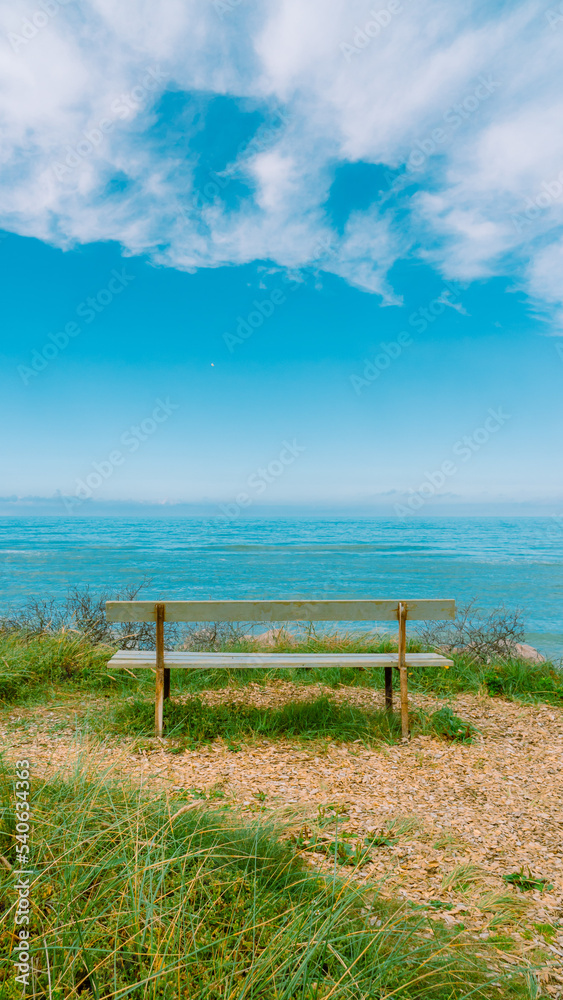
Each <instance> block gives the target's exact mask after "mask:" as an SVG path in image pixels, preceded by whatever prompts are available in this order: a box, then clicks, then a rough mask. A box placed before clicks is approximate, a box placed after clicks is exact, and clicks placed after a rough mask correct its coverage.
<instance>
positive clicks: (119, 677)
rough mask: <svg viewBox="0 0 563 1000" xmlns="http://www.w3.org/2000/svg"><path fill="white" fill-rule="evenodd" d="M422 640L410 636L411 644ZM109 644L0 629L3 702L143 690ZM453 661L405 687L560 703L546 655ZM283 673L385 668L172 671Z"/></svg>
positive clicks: (330, 647)
mask: <svg viewBox="0 0 563 1000" xmlns="http://www.w3.org/2000/svg"><path fill="white" fill-rule="evenodd" d="M221 648H222V649H224V650H230V651H234V652H237V651H238V652H245V651H251V650H256V648H257V647H256V645H255V644H254V643H253V642H252V641H251V640H247V641H246V642H231V643H226V642H223V643H222V645H221ZM392 648H393V646H392V642H391V640H390V639H389V638H388V637H387V638H385V637H378V636H373V635H372V636H370V635H365V634H364V635H357V634H354V633H347V634H345V633H333V634H324V635H323V634H316V633H314V632H311V633H310V634H309V635H305V636H303V637H301V641H299V642H298V643H295V642H292V641H289V638H288V637H285V638H284V636H283V634H282V636H281V639H280V642H279V643H278V644H277V646H276V651H277V652H286V651H287V652H311V653H318V652H330V653H338V652H342V653H354V652H366V653H369V652H386V651H389V650H390V649H392ZM421 648H423V647H422V645H421V643H420V642H417V641H416V640H410V641H409V649H410V650H411V651H413V652H416V651H419V650H420V649H421ZM114 651H115V649H114V648H112V647H109V646H104V645H93V644H92V643H91V642H90V641H89V640H88V639H87V638H86V637H85V636H84V635H82V634H80V633H76V632H71V631H69V630H66V631H65V630H62V631H59V632H55V633H44V634H40V635H30V634H29V633H25V632H19V633H18V632H15V631H12V632H9V633H1V632H0V700H1V701H3V702H4V703H6V704H16V703H23V702H25V701H26V700H27V701H29V700H32V699H37V698H41V699H43V698H45V697H48V696H49V695H50V694H52V693H53V692H55V691H57V690H61V689H66V690H68V691H72V690H87V691H92V692H94V691H100V692H112V691H114V692H118V693H119V694H121V693H123V692H135V691H138V692H140V693H141V692H148V691H149V689H150V688H151V687H152V685H153V683H154V675H153V674H152V673H151V672H150V671H137V672H136V676H135V677H131V676H130V675H129V674H127V673H126V672H125V671H115V673H112V671H111V670H108V669H107V661H108V660H109V659H110V657H111V655H112V653H113V652H114ZM452 659H453V662H454V665H453V666H452V667H450V668H449V669H445V668H443V667H424V668H417V669H414V670H412V671H411V672H410V676H409V687H410V689H411V690H412V691H422V692H425V693H428V694H437V695H439V696H444V697H447V696H451V695H455V694H459V693H461V692H464V691H467V692H473V693H477V692H479V691H484V692H487V693H489V694H490V695H492V696H500V697H505V698H511V699H520V700H524V701H529V702H537V701H545V702H549V703H551V704H559V705H561V704H563V672H562V671H561V669H559V668H556V667H555V666H554V665H553V664H552V663H549V662H546V663H538V664H535V663H526V662H525V661H523V660H519V659H515V658H512V659H503V660H495V661H493V662H491V663H486V664H483V663H478V662H475V660H472V659H471V658H470V657H468V656H467V655H457V654H454V655H453V656H452ZM273 679H276V680H289V681H293V682H295V683H297V684H300V685H311V684H319V683H321V684H325V685H328V686H332V687H338V686H339V685H349V686H357V687H367V688H374V689H378V690H381V689H382V688H383V684H384V679H383V670H382V669H381V668H374V669H351V668H345V667H331V668H328V669H319V668H312V669H303V668H296V669H294V670H269V669H247V670H222V669H221V670H213V668H211V667H210V668H207V669H203V670H175V671H173V672H172V684H173V691H174V692H180V693H181V692H185V693H188V692H190V693H196V692H198V691H201V690H204V689H209V688H222V687H227V686H244V685H245V684H248V683H250V682H254V683H260V684H262V683H265V682H267V681H271V680H273Z"/></svg>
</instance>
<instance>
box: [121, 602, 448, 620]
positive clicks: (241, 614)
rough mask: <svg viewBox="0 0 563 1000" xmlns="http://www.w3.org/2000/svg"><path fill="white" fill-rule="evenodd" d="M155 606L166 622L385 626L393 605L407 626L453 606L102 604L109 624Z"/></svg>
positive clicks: (440, 616)
mask: <svg viewBox="0 0 563 1000" xmlns="http://www.w3.org/2000/svg"><path fill="white" fill-rule="evenodd" d="M157 603H161V604H162V605H163V606H164V620H165V621H167V622H291V621H293V622H328V621H332V622H340V621H358V622H360V621H361V622H389V621H397V620H398V618H399V604H400V603H401V604H402V605H403V607H404V608H405V611H406V617H407V618H408V620H409V621H445V620H448V619H453V618H455V601H441V600H427V601H425V600H412V601H162V602H156V603H155V602H154V601H107V602H106V615H107V619H108V621H110V622H154V621H156V607H157Z"/></svg>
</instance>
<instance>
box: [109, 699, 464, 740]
mask: <svg viewBox="0 0 563 1000" xmlns="http://www.w3.org/2000/svg"><path fill="white" fill-rule="evenodd" d="M411 724H412V726H413V732H415V733H431V734H432V735H434V736H439V737H443V738H444V739H448V740H457V741H462V742H470V741H471V738H472V735H473V733H474V729H473V727H472V726H471V725H470V724H469V723H466V722H463V721H462V720H461V719H458V718H457V716H456V715H454V713H453V712H452V710H451V709H450V708H442V709H440V710H439V711H438V712H434V713H433V714H431V715H427V714H425V713H423V712H420V711H419V712H413V713H411ZM97 725H98V727H99V729H101V730H102V731H104V732H110V733H122V734H125V735H134V736H151V735H153V734H154V702H153V701H145V700H141V699H139V698H134V699H131V700H126V701H124V702H120V703H118V704H116V705H115V706H114V708H113V711H110V712H109V713H107V714H106V715H105V716H103V717H100V718H99V719H98V721H97ZM164 733H165V735H166V736H167V737H169V738H176V739H177V740H179V744H180V747H190V748H191V747H196V746H199V745H201V744H205V743H211V742H212V741H213V740H216V739H218V738H221V739H223V740H225V741H226V742H227V744H228V745H229V746H230V747H231V749H237V748H238V746H239V744H240V741H243V740H248V739H249V738H255V737H261V738H266V739H275V738H276V737H286V738H290V739H291V738H294V739H295V738H298V739H301V740H318V739H331V740H335V741H338V742H343V743H344V742H359V741H361V742H362V743H364V744H365V745H373V744H374V743H377V742H385V743H395V742H397V741H399V740H400V738H401V721H400V718H399V716H398V715H396V714H395V713H388V712H385V711H372V712H366V711H364V710H363V709H361V708H356V707H354V706H352V705H348V704H338V703H337V702H335V701H333V700H331V699H330V698H327V697H321V698H316V699H315V700H313V701H294V702H289V703H287V704H285V705H283V707H281V708H255V707H253V706H248V705H236V704H234V705H233V704H222V705H209V704H206V703H205V702H202V701H201V700H200V699H199V698H196V697H192V698H189V699H188V701H185V702H179V701H173V700H170V701H166V702H165V704H164Z"/></svg>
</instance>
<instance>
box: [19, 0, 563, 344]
mask: <svg viewBox="0 0 563 1000" xmlns="http://www.w3.org/2000/svg"><path fill="white" fill-rule="evenodd" d="M40 6H41V5H39V6H38V7H37V8H36V7H34V6H33V4H31V5H30V4H29V2H27V0H14V2H13V3H11V4H10V5H9V6H8V5H6V6H5V7H4V8H3V10H2V12H1V13H0V32H1V33H2V35H3V39H4V52H3V58H2V68H1V70H0V78H1V83H2V88H1V93H2V97H1V98H0V124H1V127H2V132H3V137H4V142H3V146H4V154H3V166H2V178H3V184H2V189H1V193H0V227H3V228H6V229H8V230H10V231H14V232H18V233H21V234H24V235H31V236H36V237H39V238H41V239H43V240H47V241H49V242H51V243H53V244H56V245H58V246H69V245H72V244H74V243H81V242H88V241H94V240H116V241H118V242H119V243H120V244H121V245H122V246H123V248H124V250H125V252H126V253H128V254H135V253H148V254H149V255H151V256H152V257H153V259H154V260H155V261H157V262H159V263H160V264H164V265H167V266H171V267H176V268H182V269H193V268H198V267H213V266H217V265H221V264H240V263H245V262H248V261H252V260H256V259H264V260H270V261H272V262H273V263H274V264H276V265H278V266H281V267H287V268H300V267H306V266H313V265H314V266H315V268H316V269H322V270H325V271H329V272H332V273H335V274H337V275H339V276H340V277H342V278H344V279H345V280H346V281H348V282H350V283H352V284H354V285H356V286H357V287H360V288H364V289H366V290H367V291H369V292H373V293H376V294H378V295H381V296H382V298H383V300H384V301H385V302H387V303H394V302H397V301H398V299H397V296H396V295H395V293H394V290H393V287H392V283H391V282H390V280H389V277H388V274H389V271H390V268H391V267H392V265H393V264H394V263H395V262H396V261H397V260H398V259H400V258H401V257H404V256H406V255H407V254H409V255H413V254H415V255H416V254H418V255H419V256H421V257H423V258H425V259H426V260H429V261H430V262H432V263H433V264H434V266H435V267H437V268H438V269H439V270H440V271H441V272H442V273H443V275H444V276H445V277H446V278H458V279H460V280H464V281H470V280H472V279H474V278H481V277H486V276H490V275H498V274H510V275H512V276H515V277H516V278H517V280H518V281H519V282H520V283H521V285H522V286H523V287H524V288H526V289H527V291H528V293H529V294H530V296H532V298H533V299H534V302H535V304H536V307H537V308H538V309H539V310H540V311H542V313H543V315H545V317H546V318H549V319H550V320H551V321H552V322H553V323H554V327H553V328H554V330H558V329H560V327H561V325H562V324H563V306H562V298H563V293H562V292H561V284H560V277H559V276H560V263H561V258H562V256H563V241H562V239H561V226H562V224H563V200H562V199H556V198H554V199H552V201H551V203H550V204H546V206H545V209H543V210H542V212H541V213H539V215H538V218H537V221H535V223H534V226H533V227H521V228H519V227H516V226H514V224H513V223H512V221H511V219H512V216H513V215H514V214H515V213H518V212H519V211H520V210H522V206H524V205H525V204H527V199H529V198H530V197H531V196H532V195H533V194H534V193H535V192H537V191H541V190H542V184H543V183H544V182H546V181H547V182H550V181H551V180H552V178H554V177H557V176H558V175H559V173H560V171H561V170H562V169H563V133H562V132H561V129H560V127H559V125H560V122H561V117H562V114H563V100H562V98H561V74H562V69H561V47H560V46H561V38H560V33H558V32H557V31H554V30H551V29H550V26H549V24H548V23H547V22H546V17H545V9H546V8H545V4H542V3H541V2H536V0H523V2H516V3H513V4H508V5H504V4H490V5H488V6H487V7H485V8H484V7H483V4H482V3H480V2H477V0H473V2H469V3H468V4H449V5H446V4H443V3H441V2H437V0H423V2H421V3H418V4H411V3H407V2H404V3H403V4H401V9H400V12H399V13H397V12H396V13H394V14H393V16H392V17H389V18H387V17H386V18H383V19H384V20H385V22H386V23H385V28H384V30H383V29H382V30H381V31H380V32H376V31H375V29H374V30H373V35H374V37H373V38H372V37H371V36H370V43H369V45H367V44H366V45H365V46H364V47H363V49H362V51H361V53H360V54H358V56H357V57H355V58H353V59H345V58H343V53H342V43H343V42H349V40H350V39H354V37H355V36H356V35H357V34H358V31H359V30H360V29H361V30H362V31H363V30H364V27H365V25H366V24H368V23H371V20H370V18H371V13H370V11H372V9H373V10H375V9H376V8H374V7H373V4H370V3H365V2H359V0H328V2H327V0H309V2H308V3H307V4H303V2H302V0H261V2H260V3H258V0H246V2H245V3H240V4H237V5H236V11H234V10H233V13H232V15H231V16H229V17H224V18H219V17H217V11H216V10H215V9H214V6H213V4H212V3H210V2H209V0H196V2H194V3H192V4H189V5H188V4H185V3H183V2H181V0H161V2H160V3H158V4H149V3H146V4H143V5H142V6H141V8H139V4H138V2H137V0H135V2H133V0H120V3H119V4H115V3H113V2H111V0H91V2H89V3H88V2H84V3H82V4H80V6H79V5H78V4H75V3H73V2H68V3H65V4H63V3H60V2H58V3H55V2H54V0H53V3H51V5H50V6H49V4H47V6H48V7H49V11H51V13H49V11H47V12H46V14H45V17H42V16H39V15H37V11H39V10H40ZM44 6H45V5H43V7H44ZM376 6H377V5H376ZM43 7H41V9H43ZM381 9H382V10H383V7H382V8H381ZM377 10H379V7H377ZM53 12H54V13H53ZM34 17H35V21H34V20H33V18H34ZM38 22H41V23H40V24H39V23H38ZM29 25H31V27H29ZM34 29H36V30H34ZM26 34H27V36H28V37H26ZM15 36H17V37H19V38H25V42H24V43H21V44H20V43H15V42H14V37H15ZM358 37H360V36H358ZM147 74H149V75H150V87H148V86H145V84H146V81H147V80H149V76H148V75H147ZM153 83H154V86H153ZM141 90H143V93H142V94H141ZM166 93H168V94H172V95H174V94H176V95H177V94H191V95H194V94H195V95H199V97H200V98H201V100H202V101H203V106H204V112H203V114H205V101H207V102H209V101H210V100H211V99H212V98H213V97H214V96H221V97H223V98H230V99H231V100H232V101H233V106H234V105H235V104H239V105H240V104H241V102H242V104H244V106H245V107H247V108H252V109H255V110H257V111H259V112H260V113H261V115H262V118H263V119H264V118H265V119H267V118H268V116H271V115H272V114H273V113H274V111H275V110H276V109H280V108H281V109H283V112H284V117H283V119H280V124H279V127H276V129H275V130H273V132H272V135H271V136H270V137H269V139H268V143H267V144H266V145H264V144H263V143H259V144H254V145H252V142H251V141H250V138H249V139H248V141H247V142H245V143H243V145H242V148H240V149H237V151H236V153H234V154H233V156H232V158H231V161H230V162H229V163H228V164H227V167H226V170H227V173H226V174H225V175H224V176H228V178H229V185H228V189H229V190H228V195H229V196H228V197H227V196H225V197H222V193H221V190H219V191H218V194H217V196H215V195H211V196H207V195H206V197H205V198H202V199H200V200H199V201H197V198H196V195H197V191H198V179H197V178H198V168H199V158H198V154H197V153H195V152H193V150H192V148H191V147H190V138H191V137H192V135H193V136H195V135H196V134H198V133H199V131H200V130H201V121H197V122H196V120H195V116H194V118H193V119H191V120H188V119H186V120H185V122H184V123H183V128H184V133H185V136H184V137H185V139H186V142H184V144H182V143H179V142H178V137H177V135H176V134H175V133H174V134H173V133H172V132H170V134H169V135H168V134H167V132H166V113H167V112H166V105H165V102H164V101H163V96H164V95H165V94H166ZM120 102H121V103H120ZM118 107H125V108H126V109H127V113H126V114H120V113H119V112H118V111H117V110H112V109H117V108H118ZM108 109H109V110H108ZM102 121H105V122H106V127H105V129H103V128H102V127H101V124H100V123H101V122H102ZM159 128H160V136H161V141H159V142H155V141H154V133H155V129H159ZM98 131H99V132H101V133H102V138H101V139H100V140H99V141H97V142H90V146H91V148H89V147H88V149H87V146H86V143H87V142H88V135H90V136H92V135H96V137H97V132H98ZM79 146H80V149H78V147H79ZM77 150H78V152H77ZM80 150H82V153H81V152H80ZM86 150H87V153H86V152H85V151H86ZM65 151H66V152H65ZM69 151H70V153H69ZM73 153H74V156H72V155H71V154H73ZM68 155H71V159H72V168H71V169H68V171H67V170H63V171H62V172H61V169H60V168H59V167H57V164H61V163H62V164H63V165H64V166H67V163H66V157H67V156H68ZM358 160H362V161H365V162H368V163H375V164H383V165H385V166H387V167H389V168H390V169H391V170H394V171H397V176H398V177H399V178H403V179H402V180H401V183H399V184H398V185H397V187H396V189H394V190H393V189H392V190H391V193H390V194H387V195H386V197H385V198H382V199H381V200H380V203H379V204H371V205H370V206H368V207H367V208H365V209H361V210H358V209H356V210H355V211H354V212H352V213H351V214H350V217H349V219H348V223H347V225H345V226H344V227H343V228H342V230H341V231H338V232H337V231H335V230H334V228H333V226H332V223H331V220H330V218H329V217H328V216H327V213H326V210H325V207H324V206H325V203H326V200H327V197H328V194H329V191H330V186H331V182H332V179H333V176H334V169H335V167H336V166H337V165H338V164H341V163H346V162H353V161H358ZM415 167H416V169H415ZM209 176H210V174H209V173H208V174H207V175H206V183H207V184H208V187H209ZM213 176H215V174H213ZM233 181H236V182H238V184H239V186H240V189H241V190H244V197H243V196H241V197H240V198H238V200H237V199H236V198H234V190H235V186H236V185H235V186H233ZM217 187H218V189H219V188H220V185H217ZM237 190H238V188H237ZM194 198H195V199H196V200H195V202H194ZM187 201H189V203H190V204H193V203H197V204H198V211H197V212H190V213H185V212H184V213H183V214H182V211H181V208H180V207H179V206H182V205H185V204H186V203H187ZM320 241H323V242H324V243H325V244H327V245H330V246H331V247H332V250H333V252H331V254H329V255H326V256H325V257H324V258H323V259H322V260H321V261H320V262H319V259H318V256H319V255H318V247H319V243H320Z"/></svg>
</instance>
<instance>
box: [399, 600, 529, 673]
mask: <svg viewBox="0 0 563 1000" xmlns="http://www.w3.org/2000/svg"><path fill="white" fill-rule="evenodd" d="M417 633H418V635H419V637H420V638H421V639H422V641H423V642H424V643H425V644H426V645H427V646H430V647H431V648H433V649H441V650H443V651H444V652H447V653H451V652H455V653H460V654H464V655H466V656H467V657H468V658H469V659H471V660H472V661H473V662H475V663H490V661H491V660H493V659H507V658H510V657H511V656H514V655H515V652H516V644H517V643H519V642H522V641H523V639H524V620H523V616H522V612H521V611H519V610H514V611H510V610H507V609H506V608H505V607H504V606H503V605H501V606H500V607H499V608H496V609H495V610H494V611H489V612H485V611H483V610H482V609H480V608H478V607H477V606H476V604H475V602H474V601H472V602H470V603H469V604H465V605H461V606H460V607H459V608H458V611H457V615H456V619H455V621H453V622H427V623H424V624H423V625H420V626H418V628H417Z"/></svg>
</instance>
